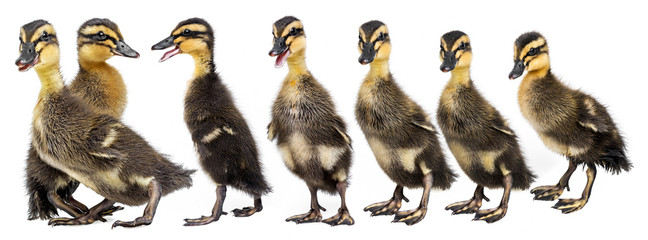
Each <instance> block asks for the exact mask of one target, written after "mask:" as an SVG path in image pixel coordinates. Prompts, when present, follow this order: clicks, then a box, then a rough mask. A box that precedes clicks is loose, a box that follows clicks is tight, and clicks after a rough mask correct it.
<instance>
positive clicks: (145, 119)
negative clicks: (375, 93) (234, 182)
mask: <svg viewBox="0 0 648 240" xmlns="http://www.w3.org/2000/svg"><path fill="white" fill-rule="evenodd" d="M640 4H641V3H639V2H638V1H637V2H627V1H614V4H598V3H593V2H592V1H587V2H586V3H576V2H575V1H533V2H529V3H521V2H519V1H506V2H498V1H461V2H454V1H443V2H430V1H425V2H423V1H421V2H415V1H378V0H375V1H326V3H324V1H319V2H317V3H314V2H312V3H305V2H304V1H284V0H275V1H205V2H198V1H193V0H183V1H169V2H164V1H156V2H151V3H144V2H140V1H119V0H113V1H78V2H70V1H66V2H65V3H63V2H61V3H53V2H52V1H47V2H45V1H8V2H4V3H3V4H2V5H3V6H2V8H1V10H0V11H2V12H1V13H0V16H2V21H0V22H1V23H0V24H1V25H0V31H1V32H2V37H0V46H1V47H0V56H2V57H1V58H0V59H1V62H0V63H1V64H0V69H1V73H2V78H3V80H2V87H0V112H1V114H2V115H1V116H2V117H1V119H2V120H1V121H2V122H1V124H0V136H1V137H0V146H1V148H2V160H3V161H2V163H3V165H2V167H3V168H2V169H3V174H2V184H3V186H2V197H1V198H0V199H1V200H0V201H1V202H0V206H2V209H0V214H2V218H0V226H2V229H4V230H2V235H4V236H15V237H23V236H30V237H32V236H33V237H34V238H36V237H54V238H55V239H58V238H64V237H65V238H67V237H72V238H85V239H87V238H91V239H119V238H124V237H128V238H131V237H153V238H161V237H164V238H165V239H166V238H167V237H186V238H195V237H207V238H220V237H233V238H234V237H243V238H252V237H257V238H258V237H270V236H273V237H275V236H276V237H282V238H286V239H296V238H300V239H336V238H341V239H347V238H352V237H353V238H359V237H366V238H372V239H373V238H378V239H384V238H388V237H389V238H405V239H411V238H413V237H419V238H425V239H432V238H433V239H442V238H445V237H453V238H455V237H456V238H475V237H476V238H479V239H492V238H503V239H512V238H521V237H523V238H532V239H553V238H576V237H579V238H580V237H597V239H605V238H607V237H619V238H620V239H625V238H640V237H641V236H643V237H645V234H642V233H640V227H645V216H646V214H647V213H648V212H647V210H646V208H645V204H644V203H645V199H646V194H645V184H646V182H647V181H646V180H647V179H646V174H647V172H646V170H645V164H644V158H645V156H646V155H648V153H647V152H646V144H647V142H646V136H645V134H647V133H648V131H646V127H645V123H644V122H645V119H643V118H645V112H646V110H645V109H646V107H645V103H646V100H645V94H643V93H644V92H645V89H643V88H644V87H645V86H646V84H645V81H646V80H647V79H646V77H645V72H644V68H645V65H646V61H645V55H646V54H647V52H646V47H645V42H646V37H647V34H646V30H645V23H646V22H647V18H646V17H645V10H646V8H645V6H640ZM641 5H643V4H641ZM286 15H294V16H296V17H297V18H299V19H301V20H302V22H303V23H304V26H305V32H306V35H307V37H308V38H307V40H308V43H307V45H308V48H307V52H306V56H307V64H308V66H309V69H310V70H311V72H312V73H313V75H314V76H315V77H316V78H317V79H319V81H320V82H321V83H322V84H323V85H324V86H325V87H326V88H327V89H329V91H330V93H331V95H332V96H333V99H334V100H335V103H336V104H337V109H338V112H339V114H340V115H341V116H342V117H343V118H344V120H345V121H346V123H347V126H348V129H349V134H350V136H351V138H352V139H353V143H354V144H353V147H354V153H353V166H352V169H351V177H352V178H351V181H352V183H351V186H350V188H349V189H348V191H347V194H348V196H347V199H348V205H349V208H350V211H351V214H352V216H353V217H354V218H355V220H356V224H355V225H354V226H351V227H346V226H340V227H335V228H331V227H329V226H328V225H326V224H323V223H314V224H303V225H295V224H293V223H286V222H284V219H285V218H287V217H289V216H292V215H294V214H298V213H303V212H306V211H307V210H308V207H309V195H308V190H307V188H306V186H305V184H304V183H303V182H302V181H301V180H299V179H298V178H297V177H295V176H293V175H292V174H291V173H290V172H289V171H288V170H287V169H286V168H285V166H284V165H283V162H282V161H281V158H280V155H279V154H278V151H277V149H276V146H275V144H274V143H272V142H269V141H268V140H266V129H265V127H266V125H267V124H268V122H269V118H270V106H271V104H272V102H273V100H274V98H275V96H276V94H277V92H278V89H279V86H280V84H281V81H282V80H283V78H284V76H285V75H286V73H287V71H288V70H287V67H284V68H282V69H275V68H274V58H271V57H269V56H268V51H269V50H270V48H271V47H272V36H271V31H272V23H273V22H274V21H276V20H277V19H279V18H281V17H283V16H286ZM194 16H197V17H202V18H205V19H206V20H208V21H209V22H210V23H211V24H212V27H213V28H214V30H215V32H216V43H215V54H216V55H215V61H216V65H217V69H218V71H219V72H220V74H221V76H222V78H223V79H224V82H225V83H226V84H227V85H228V86H229V88H230V90H231V91H232V93H233V96H234V97H235V99H236V103H237V106H238V107H239V109H240V110H241V111H242V112H243V114H244V116H245V117H246V119H247V120H248V124H249V125H250V127H251V128H252V132H253V134H254V137H255V138H256V141H257V143H258V147H259V149H260V151H261V155H262V161H263V163H264V166H265V172H266V174H267V177H268V179H269V181H270V183H271V184H272V186H273V187H274V192H273V193H271V194H270V195H268V196H267V197H265V198H264V199H263V201H264V210H263V212H261V213H258V214H255V215H254V216H252V217H249V218H234V217H232V215H231V214H230V215H227V216H223V217H222V218H221V220H220V221H218V222H215V223H212V224H210V225H207V226H202V227H191V228H189V227H183V226H182V224H183V221H182V219H183V218H187V217H191V218H194V217H199V216H200V215H207V214H209V213H210V211H211V208H212V205H213V203H214V200H215V194H214V190H215V186H214V184H213V183H212V182H211V180H210V179H209V178H208V177H207V176H206V175H205V174H204V172H202V171H198V172H197V173H196V174H195V175H194V186H193V187H192V188H190V189H188V190H180V191H177V192H175V193H173V194H171V195H168V196H166V197H164V198H162V201H161V202H160V205H159V208H158V211H157V215H156V217H155V220H154V222H153V224H152V225H150V226H145V227H139V228H136V229H123V228H119V229H114V230H112V231H111V230H110V225H111V223H112V222H113V221H115V220H117V219H119V220H132V219H134V218H135V217H137V216H140V215H141V214H142V211H143V209H144V208H143V206H139V207H130V206H126V209H124V210H123V211H120V212H117V213H116V214H115V216H113V217H109V218H108V220H109V222H107V223H95V224H92V225H89V226H80V227H55V228H51V227H48V226H47V222H46V221H41V220H35V221H27V197H26V195H25V190H24V167H25V156H26V152H27V146H28V143H29V128H30V123H31V118H32V109H33V106H34V104H35V103H36V96H37V94H38V90H39V88H40V83H39V81H38V79H37V76H36V74H35V73H34V71H33V70H31V71H30V72H28V73H19V72H18V71H17V68H16V67H15V65H14V61H15V59H16V58H17V57H18V43H19V42H18V40H17V39H16V38H17V36H18V35H19V28H20V26H22V25H23V24H25V23H27V22H30V21H32V20H35V19H40V18H42V19H46V20H48V21H50V22H51V23H52V24H53V25H54V27H55V29H56V30H57V34H58V38H59V41H60V43H61V55H62V56H61V57H62V62H61V66H62V69H61V70H62V72H63V75H64V77H65V79H66V80H67V81H68V82H69V80H70V79H72V78H73V77H74V75H75V74H76V72H77V70H78V67H77V63H76V46H75V44H76V30H77V28H78V27H79V26H80V25H81V24H82V23H83V22H84V21H86V20H88V19H90V18H93V17H106V18H110V19H112V20H113V21H114V22H116V23H117V24H118V25H119V27H120V29H121V32H122V34H123V36H124V38H125V40H126V42H127V43H128V44H129V45H130V46H131V47H133V48H134V49H136V50H137V51H139V53H140V54H141V57H140V58H139V59H127V58H121V57H115V58H113V59H111V60H110V61H109V62H110V64H112V65H113V66H115V67H116V68H117V69H119V70H120V72H121V74H122V76H123V77H124V79H125V81H126V84H127V86H128V100H129V104H128V107H127V109H126V112H125V113H124V118H123V121H124V122H125V123H126V124H128V125H130V126H132V127H133V128H134V129H135V130H137V131H138V132H139V133H141V134H142V135H143V136H144V137H145V138H146V139H148V140H149V141H150V143H151V144H152V145H153V146H155V147H156V148H157V149H159V150H160V151H161V152H163V153H166V154H169V155H171V156H172V159H173V161H175V162H178V163H182V164H184V165H185V166H186V167H188V168H195V169H199V165H198V161H197V159H196V155H195V153H194V149H193V146H192V142H191V138H190V135H189V134H188V131H187V130H186V127H185V124H184V121H183V98H184V93H185V88H186V82H187V80H188V79H189V78H191V75H192V71H193V61H192V60H191V58H190V57H189V56H187V55H179V56H176V57H174V58H172V59H170V60H168V61H167V62H164V63H158V59H159V58H160V57H161V56H162V54H163V52H162V51H157V52H152V51H150V50H149V49H150V47H151V45H153V44H155V43H157V42H158V41H160V40H162V39H163V38H165V37H167V36H168V35H169V33H170V32H171V30H172V29H173V28H174V27H175V26H176V24H177V23H178V22H179V21H181V20H184V19H187V18H189V17H194ZM373 19H378V20H381V21H383V22H385V23H386V24H387V25H388V26H389V29H390V36H391V39H392V45H393V50H392V57H391V70H392V72H393V73H394V76H395V78H396V80H397V81H398V83H399V84H400V86H401V87H402V88H403V89H404V90H405V92H406V93H408V94H409V95H410V96H411V97H412V98H413V99H414V100H415V101H416V102H418V103H419V104H420V105H421V106H423V108H424V109H425V110H426V111H427V112H428V113H429V114H431V115H432V116H435V114H436V108H437V104H438V99H439V96H440V93H441V91H442V88H443V86H444V85H445V83H446V81H447V80H448V79H449V77H450V75H449V74H444V73H442V72H441V71H439V65H440V63H441V62H440V60H439V58H438V51H439V38H440V36H441V35H442V34H444V33H446V32H448V31H451V30H455V29H459V30H462V31H464V32H466V33H467V34H468V35H469V36H470V38H471V41H472V43H471V44H472V46H473V55H474V57H473V67H472V77H473V80H474V81H475V84H476V85H477V87H478V88H479V89H480V91H481V92H482V93H483V94H484V95H485V97H486V99H488V100H489V101H491V103H492V104H493V105H494V106H495V107H496V108H497V109H498V110H499V111H500V112H501V113H502V115H503V116H505V117H506V118H507V119H508V120H509V122H510V125H511V128H512V129H513V130H514V131H515V132H516V133H517V135H518V136H519V138H520V143H521V146H522V148H523V149H522V150H523V152H524V154H525V155H526V157H527V162H528V165H529V166H530V167H531V168H532V169H533V171H534V172H535V173H536V174H537V175H538V176H539V177H538V179H537V181H536V182H535V183H534V184H533V186H534V187H535V186H539V185H547V184H555V183H556V182H557V181H558V179H559V178H560V176H561V175H562V174H563V172H564V171H565V170H566V167H567V161H566V160H565V159H564V157H562V156H559V155H557V154H555V153H553V152H551V151H549V150H548V149H547V148H546V147H545V146H544V145H543V144H542V142H541V141H540V140H539V138H538V137H537V135H536V133H535V132H534V131H533V129H532V128H531V126H530V125H529V124H528V123H527V122H526V121H525V120H524V119H523V117H522V115H521V114H520V111H519V108H518V105H517V89H518V86H519V83H520V80H519V79H518V80H516V81H510V80H508V78H507V77H508V73H509V71H510V70H511V69H512V67H513V60H512V56H513V51H512V50H513V41H514V40H515V39H516V38H517V37H518V36H519V35H520V34H522V33H524V32H526V31H531V30H537V31H540V32H541V33H542V34H543V35H544V36H545V37H546V38H547V39H548V43H549V48H550V52H551V60H552V70H553V71H554V73H556V74H557V75H558V76H560V77H561V78H563V81H564V82H565V83H567V84H568V85H570V86H572V87H575V88H580V89H582V90H584V91H585V92H588V93H591V94H593V95H594V96H596V97H597V98H598V99H599V100H600V101H601V102H602V103H604V104H605V105H607V106H608V108H609V111H610V113H611V114H612V116H613V117H614V119H615V120H616V123H617V125H618V126H619V128H620V130H621V131H622V132H623V133H624V135H625V137H626V138H625V140H626V142H627V145H628V152H627V154H628V157H629V158H630V159H631V160H632V161H633V163H634V166H635V168H634V169H633V170H632V171H631V172H630V173H622V174H621V175H618V176H613V175H611V174H608V173H606V172H604V171H603V170H599V174H598V177H597V179H596V182H595V185H594V189H593V193H592V197H591V200H590V201H589V203H588V204H587V206H586V207H585V208H584V209H582V210H580V211H578V212H576V213H572V214H568V215H563V214H561V213H560V212H559V211H557V210H554V209H551V208H550V206H552V205H553V202H543V201H533V200H532V197H533V196H532V195H531V194H530V193H529V191H528V190H525V191H516V192H513V193H512V196H511V201H510V207H509V211H508V214H507V216H506V217H505V218H504V219H503V220H501V221H499V222H497V223H494V224H486V223H484V222H473V221H471V219H472V217H473V216H472V215H458V216H451V215H450V212H449V211H445V210H444V209H443V208H444V207H445V206H446V205H448V204H450V203H453V202H456V201H460V200H466V199H468V198H470V197H471V196H472V193H473V190H474V187H475V185H474V183H472V182H471V181H470V180H469V179H468V178H467V177H466V176H465V175H464V174H463V172H461V170H460V169H459V167H458V166H457V164H456V162H455V160H454V158H453V157H452V155H451V154H450V152H449V151H448V150H447V147H446V145H445V143H443V148H444V150H445V154H446V156H447V157H448V161H449V163H450V165H451V166H452V168H453V169H454V170H455V171H456V172H457V173H459V176H460V177H459V178H458V180H457V182H456V183H455V184H454V185H453V186H452V188H451V189H450V190H448V191H433V192H432V193H431V197H430V203H429V210H428V212H427V217H426V218H425V219H424V220H423V221H422V222H420V223H419V224H417V225H415V226H411V227H408V226H405V225H404V224H400V223H399V224H393V223H390V221H391V219H392V218H391V217H374V218H370V217H369V214H368V213H365V212H363V211H362V209H363V208H364V207H365V206H366V205H368V204H371V203H374V202H377V201H383V200H387V199H388V198H390V197H391V194H392V192H393V189H394V186H395V184H394V183H393V182H391V181H390V180H389V179H388V178H387V177H386V176H385V174H384V173H383V172H382V171H381V170H380V168H379V167H378V165H377V164H376V161H375V160H374V157H373V155H372V153H371V151H370V149H369V147H368V145H367V143H366V141H365V139H364V136H363V134H362V132H361V131H360V129H359V128H358V125H357V124H356V122H355V117H354V105H355V99H356V94H357V91H358V89H359V86H360V83H361V81H362V79H363V78H364V76H365V74H366V72H367V71H368V69H369V67H368V66H361V65H360V64H358V62H357V58H358V56H359V53H358V50H357V49H356V46H357V41H358V37H357V36H358V28H359V26H360V25H361V24H363V23H364V22H366V21H369V20H373ZM435 125H436V122H435ZM585 179H586V177H585V174H584V172H583V171H582V169H581V168H579V169H578V171H576V173H575V174H574V176H573V177H572V180H571V184H570V185H571V188H572V191H571V192H565V193H564V194H563V197H579V196H580V194H581V191H582V189H583V187H584V183H585ZM501 193H502V191H501V189H500V190H497V189H496V190H487V191H486V195H487V196H488V197H490V198H491V199H492V201H491V202H490V203H485V204H484V206H483V208H491V207H495V206H497V204H498V203H499V200H500V198H501ZM405 194H406V196H407V197H409V199H411V200H412V201H411V202H410V203H407V204H404V206H403V208H402V209H404V210H406V209H411V208H414V207H416V206H417V205H418V201H419V199H420V196H421V190H420V189H414V190H406V192H405ZM75 197H76V198H77V199H79V200H81V201H82V202H84V203H86V204H87V205H89V206H91V205H93V204H94V203H97V202H99V201H100V200H101V199H102V198H101V197H99V196H97V195H96V194H95V193H93V192H92V191H90V190H88V189H87V188H85V187H80V188H79V190H78V191H77V193H76V195H75ZM320 203H321V204H322V205H323V206H324V207H326V208H327V209H328V210H329V211H327V212H324V213H323V214H324V218H327V217H330V216H332V215H333V214H335V212H336V210H337V208H338V207H339V197H337V196H328V195H325V194H320ZM251 204H252V200H251V199H250V198H249V197H248V196H245V194H243V193H241V192H238V191H236V190H230V191H228V196H227V200H226V202H225V207H224V209H225V210H227V211H230V210H231V209H233V208H237V207H243V206H248V205H251ZM64 216H65V215H64ZM640 222H643V224H641V223H640ZM16 234H17V235H16ZM640 234H641V235H640ZM15 237H14V238H15ZM169 239H170V238H169Z"/></svg>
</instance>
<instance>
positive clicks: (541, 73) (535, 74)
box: [524, 66, 550, 80]
mask: <svg viewBox="0 0 648 240" xmlns="http://www.w3.org/2000/svg"><path fill="white" fill-rule="evenodd" d="M549 72H550V68H549V66H546V67H543V68H540V69H537V70H533V71H529V72H528V73H527V75H526V76H524V80H535V79H541V78H545V77H547V75H549Z"/></svg>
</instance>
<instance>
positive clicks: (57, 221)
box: [47, 214, 106, 227]
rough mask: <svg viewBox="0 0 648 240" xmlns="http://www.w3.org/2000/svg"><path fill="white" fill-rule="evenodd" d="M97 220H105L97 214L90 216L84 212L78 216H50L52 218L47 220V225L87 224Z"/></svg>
mask: <svg viewBox="0 0 648 240" xmlns="http://www.w3.org/2000/svg"><path fill="white" fill-rule="evenodd" d="M97 220H99V221H102V222H105V221H106V219H104V218H103V217H102V216H98V215H94V216H91V215H88V214H86V215H83V216H81V217H78V218H52V219H50V220H49V222H48V223H47V225H51V226H52V227H53V226H75V225H88V224H92V223H94V222H95V221H97Z"/></svg>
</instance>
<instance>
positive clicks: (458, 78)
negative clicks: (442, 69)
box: [450, 67, 470, 86]
mask: <svg viewBox="0 0 648 240" xmlns="http://www.w3.org/2000/svg"><path fill="white" fill-rule="evenodd" d="M450 74H451V77H450V84H452V85H463V86H468V85H470V67H461V68H455V69H454V70H452V71H451V72H450Z"/></svg>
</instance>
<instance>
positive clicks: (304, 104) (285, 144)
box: [268, 16, 354, 226]
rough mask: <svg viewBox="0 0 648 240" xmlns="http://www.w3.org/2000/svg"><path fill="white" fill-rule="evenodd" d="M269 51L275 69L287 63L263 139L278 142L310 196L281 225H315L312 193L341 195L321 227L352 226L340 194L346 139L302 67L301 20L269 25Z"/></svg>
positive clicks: (347, 158) (347, 156)
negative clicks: (307, 203)
mask: <svg viewBox="0 0 648 240" xmlns="http://www.w3.org/2000/svg"><path fill="white" fill-rule="evenodd" d="M272 33H273V35H274V47H273V48H272V50H270V53H269V54H270V56H277V60H276V63H275V66H277V67H281V66H282V65H283V64H284V63H285V62H288V68H289V72H288V76H286V78H285V79H284V81H283V84H282V87H281V90H280V91H279V95H278V96H277V99H276V100H275V102H274V105H273V108H272V121H271V122H270V124H269V125H268V138H269V139H270V140H274V139H277V146H278V147H279V150H280V152H281V153H282V155H283V160H284V163H285V164H286V167H288V169H289V170H290V171H292V172H293V173H294V174H295V175H297V176H298V177H299V178H301V179H302V180H304V181H305V182H306V185H307V186H308V190H310V194H311V209H310V211H309V212H307V213H305V214H301V215H296V216H292V217H290V218H288V219H286V221H293V222H295V223H307V222H319V221H321V220H322V214H321V212H320V209H321V210H324V208H322V207H321V206H320V205H319V203H318V201H317V191H318V190H323V191H325V192H328V193H331V194H333V193H335V192H336V191H337V192H338V193H339V194H340V198H341V201H342V203H341V206H340V208H339V210H338V213H337V214H336V215H335V216H333V217H331V218H328V219H325V220H323V222H324V223H327V224H330V225H333V226H335V225H341V224H346V225H353V224H354V220H353V218H352V217H351V215H350V214H349V210H348V209H347V206H346V199H345V197H346V196H345V192H346V188H347V179H348V176H349V168H350V167H351V139H350V138H349V136H348V135H347V134H346V125H345V123H344V121H343V120H342V118H341V117H340V116H339V115H338V114H337V113H336V112H335V105H334V104H333V101H332V100H331V96H330V95H329V93H328V91H326V89H324V87H322V85H320V84H319V83H318V82H317V80H316V79H315V78H314V77H313V75H311V73H310V72H309V71H308V69H307V68H306V62H305V59H304V54H305V50H306V35H305V33H304V27H303V24H302V22H301V21H300V20H299V19H297V18H295V17H292V16H287V17H284V18H281V19H279V20H277V21H276V22H275V23H274V25H273V31H272Z"/></svg>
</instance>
